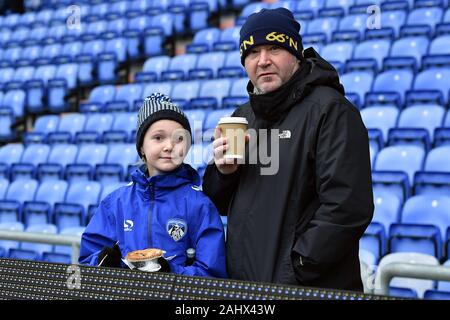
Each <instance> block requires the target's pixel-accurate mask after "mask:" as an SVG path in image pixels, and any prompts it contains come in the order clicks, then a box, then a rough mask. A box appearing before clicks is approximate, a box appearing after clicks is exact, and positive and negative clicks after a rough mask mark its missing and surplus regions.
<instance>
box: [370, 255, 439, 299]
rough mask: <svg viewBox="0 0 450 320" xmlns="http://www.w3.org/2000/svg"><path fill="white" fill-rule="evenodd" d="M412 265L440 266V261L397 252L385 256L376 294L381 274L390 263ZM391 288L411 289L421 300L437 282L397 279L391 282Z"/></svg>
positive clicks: (377, 280)
mask: <svg viewBox="0 0 450 320" xmlns="http://www.w3.org/2000/svg"><path fill="white" fill-rule="evenodd" d="M396 262H399V263H410V264H425V265H439V261H438V260H437V259H436V258H435V257H434V256H430V255H426V254H421V253H405V252H397V253H391V254H388V255H386V256H384V257H383V258H382V259H381V261H380V263H379V265H378V270H377V274H376V277H375V293H379V288H380V274H381V270H383V268H384V267H385V266H386V265H388V264H390V263H396ZM390 286H392V287H400V288H410V289H414V290H416V292H417V295H418V297H419V298H422V297H423V293H424V292H425V291H426V290H428V289H434V287H435V282H434V281H433V280H418V279H413V278H399V277H395V278H393V279H392V280H391V282H390Z"/></svg>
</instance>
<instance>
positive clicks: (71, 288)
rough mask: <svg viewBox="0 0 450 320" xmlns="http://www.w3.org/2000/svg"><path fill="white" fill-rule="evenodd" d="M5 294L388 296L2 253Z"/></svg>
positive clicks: (0, 291) (0, 278)
mask: <svg viewBox="0 0 450 320" xmlns="http://www.w3.org/2000/svg"><path fill="white" fill-rule="evenodd" d="M0 298H2V299H62V300H65V299H96V300H110V299H131V300H135V299H163V300H185V299H194V300H197V299H246V300H298V299H333V300H388V299H392V298H390V297H386V296H378V295H367V294H359V293H355V292H346V291H336V290H325V289H312V288H304V287H298V286H285V285H276V284H264V283H257V282H247V281H236V280H225V279H211V278H200V277H187V276H181V275H175V274H169V273H148V272H141V271H134V270H128V269H114V268H96V267H85V266H77V265H66V264H57V263H46V262H36V261H25V260H15V259H0Z"/></svg>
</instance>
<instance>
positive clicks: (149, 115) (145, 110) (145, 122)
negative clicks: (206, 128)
mask: <svg viewBox="0 0 450 320" xmlns="http://www.w3.org/2000/svg"><path fill="white" fill-rule="evenodd" d="M158 120H173V121H176V122H178V123H179V124H181V126H182V127H183V128H184V129H186V130H187V131H188V132H189V134H191V135H192V133H191V126H190V125H189V120H188V118H187V117H186V115H185V114H184V112H183V111H182V110H181V109H180V108H178V107H177V106H176V105H175V104H174V103H173V102H172V100H171V99H170V98H169V97H168V96H166V95H164V94H162V93H153V94H151V95H150V96H148V97H147V98H146V99H145V100H144V104H143V105H142V107H141V108H140V109H139V113H138V120H137V133H136V150H137V152H138V154H139V157H141V156H142V155H141V147H142V144H143V143H144V136H145V133H146V132H147V130H148V128H150V126H151V125H152V124H153V123H154V122H156V121H158Z"/></svg>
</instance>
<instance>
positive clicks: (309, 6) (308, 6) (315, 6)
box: [297, 0, 325, 15]
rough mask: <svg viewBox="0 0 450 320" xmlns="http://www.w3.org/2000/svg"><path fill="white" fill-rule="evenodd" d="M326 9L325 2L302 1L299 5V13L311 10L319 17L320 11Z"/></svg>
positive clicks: (318, 0)
mask: <svg viewBox="0 0 450 320" xmlns="http://www.w3.org/2000/svg"><path fill="white" fill-rule="evenodd" d="M324 7H325V0H312V1H300V2H299V3H298V4H297V10H298V11H304V10H305V11H306V10H309V11H312V12H314V15H317V13H318V12H319V9H322V8H324Z"/></svg>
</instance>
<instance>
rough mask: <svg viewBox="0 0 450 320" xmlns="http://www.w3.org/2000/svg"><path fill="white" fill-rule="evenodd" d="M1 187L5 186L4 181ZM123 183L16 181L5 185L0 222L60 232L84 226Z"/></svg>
mask: <svg viewBox="0 0 450 320" xmlns="http://www.w3.org/2000/svg"><path fill="white" fill-rule="evenodd" d="M1 181H2V185H4V184H5V182H4V180H1ZM123 185H124V183H123V182H121V183H107V184H105V185H103V186H102V184H101V183H100V182H97V181H76V182H71V183H69V182H67V181H65V180H47V181H43V182H41V183H39V182H38V181H37V180H34V179H19V180H16V181H13V182H11V183H10V184H9V185H8V184H6V193H5V195H4V199H3V200H0V222H16V221H20V222H22V223H24V224H25V225H27V226H28V225H34V224H41V223H54V224H55V225H56V226H57V227H58V228H59V229H60V230H62V229H64V228H66V227H77V226H85V225H86V223H87V222H88V221H89V219H90V218H91V217H92V215H93V213H94V212H95V209H96V206H97V205H98V203H99V201H101V200H102V199H103V198H104V197H106V196H107V195H108V194H109V193H111V192H112V191H114V190H115V189H117V188H119V187H120V186H123Z"/></svg>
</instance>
